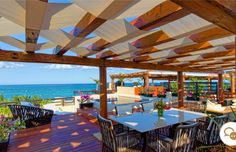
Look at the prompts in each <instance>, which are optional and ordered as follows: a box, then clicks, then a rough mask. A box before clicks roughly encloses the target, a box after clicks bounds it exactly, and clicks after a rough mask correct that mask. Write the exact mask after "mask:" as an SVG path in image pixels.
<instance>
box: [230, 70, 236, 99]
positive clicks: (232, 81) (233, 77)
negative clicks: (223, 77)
mask: <svg viewBox="0 0 236 152" xmlns="http://www.w3.org/2000/svg"><path fill="white" fill-rule="evenodd" d="M230 84H231V95H232V97H234V96H235V73H234V72H230Z"/></svg>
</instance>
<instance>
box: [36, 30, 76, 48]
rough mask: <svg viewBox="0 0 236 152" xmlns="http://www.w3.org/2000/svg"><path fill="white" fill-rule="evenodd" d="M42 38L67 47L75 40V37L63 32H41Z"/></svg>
mask: <svg viewBox="0 0 236 152" xmlns="http://www.w3.org/2000/svg"><path fill="white" fill-rule="evenodd" d="M40 36H42V37H45V38H46V39H48V40H49V41H51V42H53V43H55V44H58V45H61V46H64V45H66V44H67V43H68V42H69V41H70V40H71V39H72V38H73V36H71V35H69V34H68V33H66V32H64V31H62V30H41V31H40Z"/></svg>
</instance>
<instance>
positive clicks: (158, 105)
mask: <svg viewBox="0 0 236 152" xmlns="http://www.w3.org/2000/svg"><path fill="white" fill-rule="evenodd" d="M155 107H156V109H157V114H158V116H159V117H163V115H164V109H165V108H166V104H165V102H164V101H163V100H162V99H160V100H159V101H158V102H156V104H155Z"/></svg>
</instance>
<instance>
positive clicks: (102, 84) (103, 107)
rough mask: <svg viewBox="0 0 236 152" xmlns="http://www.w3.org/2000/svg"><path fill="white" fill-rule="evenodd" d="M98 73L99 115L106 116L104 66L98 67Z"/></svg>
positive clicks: (105, 75)
mask: <svg viewBox="0 0 236 152" xmlns="http://www.w3.org/2000/svg"><path fill="white" fill-rule="evenodd" d="M99 75H100V115H101V116H102V117H104V118H107V71H106V67H105V66H100V67H99Z"/></svg>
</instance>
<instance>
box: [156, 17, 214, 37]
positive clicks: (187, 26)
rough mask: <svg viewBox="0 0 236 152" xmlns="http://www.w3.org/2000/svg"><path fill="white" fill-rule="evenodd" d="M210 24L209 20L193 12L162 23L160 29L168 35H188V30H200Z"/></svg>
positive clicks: (208, 26)
mask: <svg viewBox="0 0 236 152" xmlns="http://www.w3.org/2000/svg"><path fill="white" fill-rule="evenodd" d="M212 26H213V25H212V24H211V23H210V22H208V21H206V20H204V19H202V18H200V17H198V16H196V15H194V14H190V15H187V16H185V17H183V18H181V19H179V20H176V21H174V22H171V23H168V24H166V25H163V26H161V27H160V29H161V30H163V31H164V32H165V33H166V34H167V35H168V36H170V37H177V36H183V35H188V34H189V32H192V31H196V32H200V31H201V30H203V29H206V28H210V27H212Z"/></svg>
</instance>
